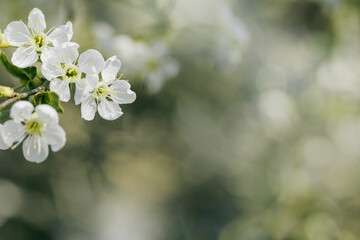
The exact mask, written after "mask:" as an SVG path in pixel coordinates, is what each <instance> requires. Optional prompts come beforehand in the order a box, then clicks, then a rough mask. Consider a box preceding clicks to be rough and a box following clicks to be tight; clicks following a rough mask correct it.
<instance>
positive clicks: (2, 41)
mask: <svg viewBox="0 0 360 240" xmlns="http://www.w3.org/2000/svg"><path fill="white" fill-rule="evenodd" d="M0 47H2V48H7V47H10V45H9V44H8V43H7V41H6V38H5V34H3V33H2V32H1V29H0Z"/></svg>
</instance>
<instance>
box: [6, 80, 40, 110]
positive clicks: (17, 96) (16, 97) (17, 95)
mask: <svg viewBox="0 0 360 240" xmlns="http://www.w3.org/2000/svg"><path fill="white" fill-rule="evenodd" d="M44 89H45V88H44V87H43V86H40V87H37V88H35V89H32V90H30V91H28V92H24V93H14V97H13V98H10V99H8V100H6V101H4V102H2V103H0V111H1V110H3V109H4V108H6V107H7V106H9V105H10V104H13V103H14V102H16V101H18V100H20V99H23V98H26V97H28V96H31V95H33V94H35V93H37V92H39V91H41V90H44Z"/></svg>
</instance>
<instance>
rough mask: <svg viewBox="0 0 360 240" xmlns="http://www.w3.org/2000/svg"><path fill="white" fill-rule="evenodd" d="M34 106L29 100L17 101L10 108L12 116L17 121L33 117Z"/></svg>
mask: <svg viewBox="0 0 360 240" xmlns="http://www.w3.org/2000/svg"><path fill="white" fill-rule="evenodd" d="M33 111H34V106H33V105H32V104H31V103H30V102H28V101H17V102H16V103H14V105H12V107H11V109H10V117H11V118H12V119H13V120H14V121H15V122H17V123H20V122H22V121H24V120H25V119H28V118H30V117H31V114H32V112H33Z"/></svg>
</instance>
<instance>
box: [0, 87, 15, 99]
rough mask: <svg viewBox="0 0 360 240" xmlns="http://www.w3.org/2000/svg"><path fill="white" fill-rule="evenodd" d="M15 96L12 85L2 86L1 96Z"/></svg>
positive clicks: (0, 89)
mask: <svg viewBox="0 0 360 240" xmlns="http://www.w3.org/2000/svg"><path fill="white" fill-rule="evenodd" d="M12 97H14V89H12V88H11V87H5V86H0V98H12Z"/></svg>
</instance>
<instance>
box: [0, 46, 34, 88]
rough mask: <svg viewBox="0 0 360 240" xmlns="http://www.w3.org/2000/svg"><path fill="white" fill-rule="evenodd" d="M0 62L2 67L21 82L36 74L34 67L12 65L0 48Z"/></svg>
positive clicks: (32, 77) (30, 78)
mask: <svg viewBox="0 0 360 240" xmlns="http://www.w3.org/2000/svg"><path fill="white" fill-rule="evenodd" d="M0 62H1V64H2V65H3V66H4V68H5V69H6V70H7V71H8V72H9V73H10V74H11V75H13V76H14V77H16V78H19V79H20V82H21V83H22V84H25V83H27V82H29V81H31V80H33V79H34V78H35V76H36V67H33V66H32V67H27V68H19V67H16V66H15V65H13V64H12V63H11V62H10V61H9V59H8V58H7V57H6V55H5V54H4V52H3V51H1V50H0Z"/></svg>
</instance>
